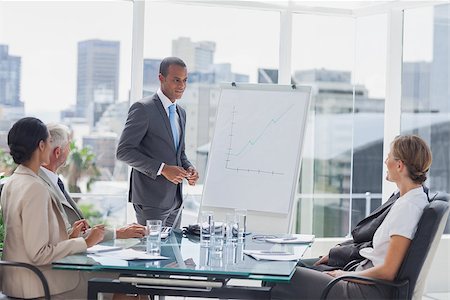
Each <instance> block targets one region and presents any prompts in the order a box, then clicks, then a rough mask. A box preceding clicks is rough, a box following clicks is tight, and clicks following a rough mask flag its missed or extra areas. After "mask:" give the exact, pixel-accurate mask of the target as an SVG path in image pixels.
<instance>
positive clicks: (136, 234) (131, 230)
mask: <svg viewBox="0 0 450 300" xmlns="http://www.w3.org/2000/svg"><path fill="white" fill-rule="evenodd" d="M145 231H146V229H145V226H142V225H140V224H136V223H133V224H130V225H127V226H125V227H122V228H119V229H117V230H116V238H117V239H129V238H142V237H144V236H145Z"/></svg>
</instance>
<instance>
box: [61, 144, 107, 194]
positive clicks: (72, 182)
mask: <svg viewBox="0 0 450 300" xmlns="http://www.w3.org/2000/svg"><path fill="white" fill-rule="evenodd" d="M60 171H61V173H62V174H63V175H64V177H66V178H67V181H68V182H67V183H68V187H69V192H71V193H80V192H81V189H80V186H79V181H80V179H81V178H82V177H87V179H88V181H87V183H86V189H87V190H88V191H90V190H91V184H92V183H93V182H94V181H96V180H97V179H98V178H99V177H100V175H101V173H100V171H99V169H98V168H97V167H96V165H95V154H94V153H93V152H92V150H91V148H89V147H83V148H78V147H77V145H75V143H74V142H71V143H70V154H69V157H68V158H67V163H66V165H65V166H64V167H62V168H61V170H60Z"/></svg>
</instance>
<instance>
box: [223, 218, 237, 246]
mask: <svg viewBox="0 0 450 300" xmlns="http://www.w3.org/2000/svg"><path fill="white" fill-rule="evenodd" d="M225 217H226V230H227V231H226V238H227V243H231V242H236V241H237V238H236V237H237V229H238V225H237V222H236V214H235V213H227V214H226V216H225Z"/></svg>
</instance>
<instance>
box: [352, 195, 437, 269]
mask: <svg viewBox="0 0 450 300" xmlns="http://www.w3.org/2000/svg"><path fill="white" fill-rule="evenodd" d="M427 204H428V199H427V195H426V194H425V193H424V191H423V187H421V186H420V187H418V188H415V189H412V190H410V191H409V192H407V193H406V194H404V195H403V196H401V197H400V198H398V199H397V201H395V203H394V204H393V205H392V208H391V210H390V211H389V213H388V214H387V216H386V218H385V219H384V221H383V222H382V223H381V225H380V227H378V229H377V231H375V234H374V236H373V248H370V247H369V248H363V249H361V250H360V251H359V254H360V255H361V256H362V257H364V258H367V259H369V260H370V261H372V264H373V265H374V266H378V265H381V264H383V263H384V259H385V257H386V254H387V251H388V247H389V242H390V238H391V236H393V235H400V236H403V237H405V238H407V239H410V240H412V239H413V238H414V235H415V233H416V230H417V224H418V223H419V220H420V217H421V216H422V213H423V209H424V208H425V206H427Z"/></svg>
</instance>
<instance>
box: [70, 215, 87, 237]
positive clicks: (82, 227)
mask: <svg viewBox="0 0 450 300" xmlns="http://www.w3.org/2000/svg"><path fill="white" fill-rule="evenodd" d="M88 228H89V224H88V222H87V221H86V220H84V219H82V220H78V221H75V222H74V223H73V225H72V232H71V233H70V234H69V238H71V239H73V238H77V237H79V236H80V235H81V234H82V233H85V232H86V230H88Z"/></svg>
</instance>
